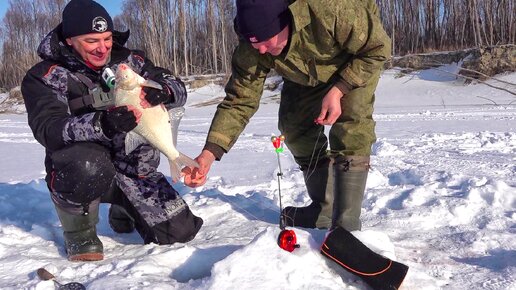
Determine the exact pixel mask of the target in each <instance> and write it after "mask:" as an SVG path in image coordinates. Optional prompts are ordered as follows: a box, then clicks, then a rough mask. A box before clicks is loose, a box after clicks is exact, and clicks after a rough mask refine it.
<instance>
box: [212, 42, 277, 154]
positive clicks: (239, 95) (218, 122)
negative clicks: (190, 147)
mask: <svg viewBox="0 0 516 290" xmlns="http://www.w3.org/2000/svg"><path fill="white" fill-rule="evenodd" d="M231 69H232V71H231V78H230V79H229V81H228V83H227V84H226V87H225V92H226V97H225V98H224V100H223V101H222V102H221V103H220V104H219V105H218V107H217V111H216V112H215V116H214V117H213V120H212V123H211V127H210V130H209V132H208V137H207V139H206V142H207V144H208V143H212V144H215V145H218V146H220V147H221V148H222V149H223V150H224V151H225V152H228V151H229V150H230V149H231V147H232V146H233V145H234V144H235V142H236V140H237V139H238V136H240V134H241V133H242V131H243V130H244V128H245V126H246V125H247V123H249V119H250V118H251V117H252V116H253V115H254V113H255V112H256V111H257V110H258V107H259V104H260V98H261V96H262V93H263V84H264V82H265V78H266V77H267V73H268V72H269V71H270V68H269V66H267V65H265V64H264V63H263V61H262V60H261V59H260V56H259V55H258V53H257V51H256V50H254V49H253V48H251V46H250V45H248V44H244V43H240V44H239V45H238V46H237V47H236V49H235V51H234V52H233V57H232V61H231Z"/></svg>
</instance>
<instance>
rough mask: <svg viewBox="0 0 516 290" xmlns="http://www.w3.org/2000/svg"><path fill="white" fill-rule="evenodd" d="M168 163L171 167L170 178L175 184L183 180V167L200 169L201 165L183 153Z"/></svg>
mask: <svg viewBox="0 0 516 290" xmlns="http://www.w3.org/2000/svg"><path fill="white" fill-rule="evenodd" d="M168 163H169V165H170V176H171V177H172V180H173V181H174V182H177V181H178V180H179V179H181V169H182V168H183V167H185V166H189V167H199V163H197V161H195V160H193V159H192V158H190V157H188V156H186V155H184V154H183V153H181V152H179V157H177V158H176V159H175V160H168Z"/></svg>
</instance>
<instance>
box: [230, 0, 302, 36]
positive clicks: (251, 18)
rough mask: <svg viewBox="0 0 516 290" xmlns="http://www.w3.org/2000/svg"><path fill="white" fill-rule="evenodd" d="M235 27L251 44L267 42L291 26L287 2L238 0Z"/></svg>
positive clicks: (284, 0)
mask: <svg viewBox="0 0 516 290" xmlns="http://www.w3.org/2000/svg"><path fill="white" fill-rule="evenodd" d="M236 8H237V15H236V17H235V27H236V30H237V33H238V34H240V36H242V37H243V38H244V39H246V40H247V41H249V42H251V43H256V42H262V41H266V40H268V39H269V38H271V37H273V36H275V35H276V34H278V33H280V32H281V31H282V30H283V29H284V28H285V27H286V26H287V25H289V24H290V22H291V19H292V16H291V15H290V11H289V10H288V3H287V1H286V0H237V1H236Z"/></svg>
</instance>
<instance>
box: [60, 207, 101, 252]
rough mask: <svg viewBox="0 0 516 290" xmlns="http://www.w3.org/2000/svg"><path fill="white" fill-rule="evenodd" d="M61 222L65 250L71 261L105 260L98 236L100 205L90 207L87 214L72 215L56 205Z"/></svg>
mask: <svg viewBox="0 0 516 290" xmlns="http://www.w3.org/2000/svg"><path fill="white" fill-rule="evenodd" d="M56 211H57V215H58V216H59V220H61V225H62V227H63V235H64V241H65V249H66V253H67V255H68V260H70V261H100V260H102V259H104V248H103V246H102V242H101V241H100V239H99V237H98V236H97V230H96V224H97V223H98V221H99V203H98V202H96V203H93V204H91V205H90V206H89V210H88V212H87V214H82V215H81V214H76V213H71V212H70V211H69V210H65V209H63V208H61V207H60V206H59V205H56Z"/></svg>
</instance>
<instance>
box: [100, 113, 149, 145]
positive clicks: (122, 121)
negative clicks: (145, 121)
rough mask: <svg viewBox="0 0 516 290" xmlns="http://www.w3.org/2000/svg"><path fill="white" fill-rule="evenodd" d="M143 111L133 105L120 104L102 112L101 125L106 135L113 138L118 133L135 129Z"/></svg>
mask: <svg viewBox="0 0 516 290" xmlns="http://www.w3.org/2000/svg"><path fill="white" fill-rule="evenodd" d="M141 115H142V114H141V112H140V111H138V110H136V109H135V108H134V107H133V106H120V107H115V108H113V109H110V110H108V111H105V112H102V113H101V116H100V125H101V127H102V131H103V132H104V135H106V137H108V138H113V136H115V134H116V133H121V132H129V131H131V130H132V129H134V128H135V127H136V126H137V125H138V122H139V121H140V117H141Z"/></svg>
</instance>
